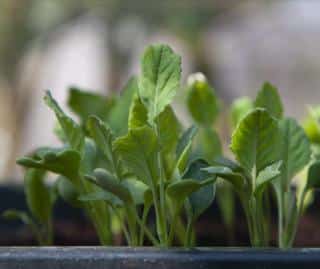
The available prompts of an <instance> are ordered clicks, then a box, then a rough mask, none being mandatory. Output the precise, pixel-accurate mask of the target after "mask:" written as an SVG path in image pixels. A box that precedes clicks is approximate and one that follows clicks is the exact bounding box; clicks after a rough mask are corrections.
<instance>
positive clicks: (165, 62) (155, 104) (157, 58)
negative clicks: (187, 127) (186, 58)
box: [139, 45, 181, 124]
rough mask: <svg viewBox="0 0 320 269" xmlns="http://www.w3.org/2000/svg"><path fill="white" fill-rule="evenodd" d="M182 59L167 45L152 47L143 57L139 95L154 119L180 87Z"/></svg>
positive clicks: (151, 121) (150, 117) (149, 115)
mask: <svg viewBox="0 0 320 269" xmlns="http://www.w3.org/2000/svg"><path fill="white" fill-rule="evenodd" d="M180 76H181V58H180V56H178V55H177V54H175V53H174V52H173V50H172V49H171V48H170V47H169V46H167V45H151V46H149V47H148V48H147V49H146V50H145V52H144V54H143V57H142V61H141V76H140V79H139V95H140V98H141V100H142V102H143V103H144V104H145V106H146V108H147V110H148V121H149V123H150V124H153V121H154V119H155V118H156V117H157V116H158V115H159V114H160V113H161V112H162V111H163V110H164V109H165V107H166V106H167V105H168V104H170V103H171V101H172V100H173V98H174V96H175V94H176V91H177V89H178V88H179V86H180Z"/></svg>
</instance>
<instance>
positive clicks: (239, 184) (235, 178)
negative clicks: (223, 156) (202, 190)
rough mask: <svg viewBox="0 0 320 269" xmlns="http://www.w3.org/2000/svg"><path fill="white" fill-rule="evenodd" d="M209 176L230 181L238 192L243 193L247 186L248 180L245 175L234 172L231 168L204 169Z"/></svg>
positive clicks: (214, 167)
mask: <svg viewBox="0 0 320 269" xmlns="http://www.w3.org/2000/svg"><path fill="white" fill-rule="evenodd" d="M202 170H203V171H206V172H207V173H209V174H212V175H216V176H218V177H220V178H223V179H224V180H226V181H228V182H229V183H230V184H232V185H233V186H234V188H235V189H236V190H237V191H241V190H242V189H243V187H244V186H245V182H246V179H245V177H244V175H243V174H241V173H239V172H234V171H232V170H231V169H230V168H229V167H224V166H209V167H206V168H202Z"/></svg>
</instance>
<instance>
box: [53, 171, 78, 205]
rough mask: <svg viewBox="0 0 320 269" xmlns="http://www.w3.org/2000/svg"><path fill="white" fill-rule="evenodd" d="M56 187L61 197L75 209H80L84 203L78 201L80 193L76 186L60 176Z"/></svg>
mask: <svg viewBox="0 0 320 269" xmlns="http://www.w3.org/2000/svg"><path fill="white" fill-rule="evenodd" d="M56 187H57V191H58V194H59V196H60V197H61V198H62V199H63V200H64V201H66V202H67V203H68V204H70V205H72V206H73V207H77V208H80V207H82V203H81V202H80V201H79V200H78V198H79V195H80V194H79V192H78V191H77V188H76V187H75V185H74V184H73V183H72V182H71V181H70V180H68V179H67V178H65V177H63V176H59V177H58V179H57V181H56Z"/></svg>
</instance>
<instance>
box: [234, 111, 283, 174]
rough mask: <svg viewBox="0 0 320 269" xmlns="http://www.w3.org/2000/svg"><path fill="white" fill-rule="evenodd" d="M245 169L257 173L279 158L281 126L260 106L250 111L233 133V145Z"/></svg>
mask: <svg viewBox="0 0 320 269" xmlns="http://www.w3.org/2000/svg"><path fill="white" fill-rule="evenodd" d="M230 148H231V150H232V152H233V153H234V154H235V156H236V158H237V160H238V162H239V163H240V164H241V166H242V167H244V168H245V170H246V171H247V172H248V173H249V174H251V173H252V172H253V170H254V172H255V173H254V174H255V175H257V174H258V173H259V172H260V171H261V170H262V169H264V168H265V167H266V166H268V165H270V164H272V163H274V162H275V161H277V160H279V128H278V124H277V121H276V120H275V119H274V118H272V117H271V116H270V114H269V113H268V112H267V111H266V110H264V109H260V108H256V109H254V110H253V111H252V112H250V113H248V114H247V116H246V117H244V118H243V119H242V120H241V122H240V123H239V124H238V126H237V128H236V129H235V131H234V132H233V134H232V139H231V146H230Z"/></svg>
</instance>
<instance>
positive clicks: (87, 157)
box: [80, 138, 98, 174]
mask: <svg viewBox="0 0 320 269" xmlns="http://www.w3.org/2000/svg"><path fill="white" fill-rule="evenodd" d="M97 158H98V157H97V148H96V145H95V143H94V142H93V140H92V139H89V138H85V145H84V151H83V158H82V160H81V164H80V170H81V172H82V173H83V174H85V173H91V172H92V171H93V169H94V168H96V163H97Z"/></svg>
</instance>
